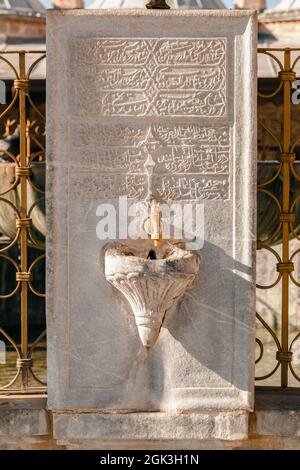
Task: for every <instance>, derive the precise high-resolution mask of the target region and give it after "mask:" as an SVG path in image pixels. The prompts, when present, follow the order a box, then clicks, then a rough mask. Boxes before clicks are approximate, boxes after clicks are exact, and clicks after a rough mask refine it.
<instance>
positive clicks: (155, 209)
mask: <svg viewBox="0 0 300 470" xmlns="http://www.w3.org/2000/svg"><path fill="white" fill-rule="evenodd" d="M161 219H162V217H161V209H160V207H159V203H158V202H157V200H156V199H152V201H151V203H150V210H149V218H148V234H149V235H150V238H151V240H154V246H159V245H160V241H161V239H162V226H161V222H162V220H161Z"/></svg>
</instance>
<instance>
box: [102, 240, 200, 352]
mask: <svg viewBox="0 0 300 470" xmlns="http://www.w3.org/2000/svg"><path fill="white" fill-rule="evenodd" d="M161 256H163V258H162V259H145V258H142V257H140V256H135V255H134V253H132V251H130V250H129V249H127V248H126V247H125V246H124V245H114V246H113V247H110V248H108V250H107V251H106V254H105V275H106V279H107V280H108V281H109V282H110V283H111V284H112V285H113V286H114V287H116V288H117V289H118V290H119V291H120V292H121V293H122V294H123V295H124V297H126V299H127V300H128V302H129V304H130V306H131V309H132V312H133V314H134V317H135V322H136V325H137V329H138V333H139V336H140V339H141V341H142V343H143V345H144V346H145V347H147V348H150V347H151V346H153V345H154V343H155V342H156V340H157V338H158V335H159V332H160V329H161V326H162V323H163V320H164V316H165V314H166V312H167V311H168V310H170V309H171V307H173V306H174V305H176V304H177V303H178V301H179V300H180V299H181V298H182V297H183V296H184V294H185V292H186V291H187V290H188V289H189V288H190V287H191V286H192V284H193V281H194V279H195V277H196V274H197V272H198V270H199V264H200V260H199V256H198V255H197V254H196V253H191V252H188V251H185V250H182V249H180V248H177V247H175V246H172V245H170V244H167V245H166V248H165V250H164V251H162V254H161Z"/></svg>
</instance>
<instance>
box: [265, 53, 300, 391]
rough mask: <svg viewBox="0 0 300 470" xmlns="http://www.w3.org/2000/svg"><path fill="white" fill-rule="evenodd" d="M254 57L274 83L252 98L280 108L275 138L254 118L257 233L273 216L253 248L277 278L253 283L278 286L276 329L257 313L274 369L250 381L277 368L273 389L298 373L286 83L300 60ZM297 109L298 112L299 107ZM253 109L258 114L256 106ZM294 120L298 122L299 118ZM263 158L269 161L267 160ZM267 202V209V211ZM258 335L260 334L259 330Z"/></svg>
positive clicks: (292, 147) (295, 178) (292, 144)
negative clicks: (265, 64)
mask: <svg viewBox="0 0 300 470" xmlns="http://www.w3.org/2000/svg"><path fill="white" fill-rule="evenodd" d="M258 53H259V54H263V55H265V56H267V57H269V58H271V60H272V61H274V63H275V64H276V65H277V67H278V84H277V85H276V86H275V90H274V91H271V92H268V93H262V92H260V91H259V92H258V99H259V103H260V104H261V109H263V104H262V103H263V100H267V101H269V102H270V101H272V100H273V102H274V103H275V108H277V109H281V117H279V119H280V124H281V125H280V126H279V134H278V133H277V134H276V130H274V129H273V128H271V126H270V125H269V126H268V120H267V119H260V117H259V119H258V125H259V126H260V127H261V128H262V129H263V132H264V134H265V135H267V138H268V139H269V150H270V154H269V155H268V149H267V150H266V149H262V146H260V144H261V142H259V146H258V147H259V148H258V150H259V152H258V156H259V159H260V158H261V159H262V160H263V161H261V162H259V170H261V171H259V172H258V177H259V181H258V197H259V199H258V210H259V211H260V209H261V205H262V204H264V206H265V211H261V213H260V220H258V222H259V224H258V232H259V231H260V224H261V225H263V223H264V220H263V219H264V217H265V218H266V219H267V218H268V217H269V216H270V213H272V214H273V213H274V216H273V219H272V223H270V222H269V223H268V226H266V227H265V233H264V236H263V237H262V239H260V240H258V242H257V249H258V250H267V251H268V252H269V253H271V254H272V255H273V256H274V271H275V269H276V271H277V273H278V274H277V278H276V279H275V281H274V282H272V283H271V284H269V285H262V284H258V285H257V287H258V288H259V289H274V288H275V286H277V285H278V284H280V283H281V318H280V320H279V326H278V328H277V331H275V330H274V329H273V328H271V326H270V325H269V324H268V322H267V321H266V320H265V319H264V318H263V315H260V314H259V313H257V319H258V322H260V324H261V325H262V326H263V328H264V329H265V330H266V331H268V332H269V334H270V335H271V338H272V340H273V341H274V345H275V353H276V358H275V359H276V360H275V366H274V367H272V368H271V370H270V371H266V370H265V371H264V373H263V374H262V375H259V376H257V377H256V380H259V381H261V380H266V379H269V378H270V377H272V376H274V375H275V373H276V372H277V370H278V369H280V378H279V383H278V384H276V385H279V386H280V387H282V388H286V387H288V385H289V380H290V374H291V375H292V378H293V382H294V385H295V384H297V382H299V381H300V375H299V373H297V372H296V369H295V367H294V365H293V349H294V347H295V345H296V342H297V341H298V339H299V338H300V332H299V331H295V332H291V331H290V322H289V320H290V317H289V309H290V300H289V294H290V287H291V283H294V284H295V285H296V286H297V287H300V281H299V280H297V279H296V278H295V276H294V274H293V272H294V259H295V257H296V256H297V255H298V254H299V253H300V248H297V249H296V250H295V251H294V252H293V253H290V240H291V239H297V240H300V237H299V230H298V226H299V216H300V212H299V210H298V209H299V208H298V207H297V205H298V203H299V202H300V192H299V187H298V182H299V181H300V171H298V168H299V167H298V165H297V160H296V156H298V160H299V152H298V145H299V143H300V135H294V132H293V130H294V129H293V127H292V123H293V114H294V113H295V110H293V109H292V91H293V89H292V83H293V82H295V80H296V66H297V65H298V64H299V61H300V48H299V49H259V50H258ZM298 106H299V108H298V111H299V112H300V104H299V105H298ZM258 109H259V110H260V106H259V107H258ZM262 114H263V113H262ZM298 120H300V114H299V115H298ZM277 130H278V129H277ZM263 140H265V139H263ZM270 142H272V143H270ZM296 151H297V152H296ZM296 153H297V155H296ZM268 158H269V159H270V158H271V159H272V160H268ZM274 159H275V161H274ZM264 167H265V168H264ZM267 167H269V170H268V171H266V168H267ZM270 171H271V173H272V174H271V176H270ZM265 175H267V177H266V179H264V176H265ZM262 195H263V196H264V197H265V198H269V201H266V199H265V200H264V201H263V198H262ZM272 204H273V207H271V206H272ZM274 207H275V209H274ZM273 221H274V224H273ZM271 225H272V227H271ZM273 225H274V227H273ZM261 232H262V230H261ZM278 247H280V248H281V250H280V249H278ZM280 330H281V331H280ZM258 331H259V332H261V330H258ZM291 334H292V336H291ZM256 342H257V344H258V347H259V356H258V358H257V360H256V362H257V364H259V363H260V362H261V361H263V359H264V344H263V341H261V340H260V339H259V338H257V339H256Z"/></svg>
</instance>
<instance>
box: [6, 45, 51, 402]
mask: <svg viewBox="0 0 300 470" xmlns="http://www.w3.org/2000/svg"><path fill="white" fill-rule="evenodd" d="M8 57H9V58H8ZM44 58H45V53H44V52H43V51H32V52H23V51H16V52H9V56H7V55H6V53H5V52H3V53H2V52H1V53H0V65H1V66H2V68H3V67H4V68H5V67H6V70H5V76H12V77H13V82H12V93H11V96H10V99H9V104H8V105H5V107H4V109H3V110H1V113H0V121H1V126H2V131H3V132H2V141H1V144H0V156H1V164H0V168H1V186H0V201H1V204H0V206H1V208H0V209H1V211H0V231H1V232H2V244H1V249H0V257H1V258H2V261H5V262H6V263H8V264H10V266H11V267H12V268H13V269H14V271H15V285H14V287H13V288H12V290H11V292H5V293H3V291H2V289H5V288H7V286H6V284H7V283H6V282H5V279H4V278H5V276H4V275H2V281H3V282H2V285H1V295H0V299H2V300H3V301H4V302H5V301H9V299H11V298H12V297H16V296H17V302H18V303H19V310H18V311H17V317H16V325H15V327H12V326H11V325H10V326H8V327H6V328H4V325H3V323H2V321H1V319H0V336H2V337H1V338H0V339H1V340H2V344H3V343H4V342H5V347H4V348H2V349H3V350H4V349H6V350H7V352H6V354H7V357H8V358H9V361H8V367H6V370H9V371H10V373H11V376H9V374H8V375H7V372H6V374H4V373H3V370H2V371H1V369H0V374H1V372H2V377H1V375H0V380H1V381H0V391H1V392H2V393H20V392H21V393H34V392H39V393H41V392H44V391H45V390H46V384H45V382H44V380H42V379H41V378H40V377H38V376H37V373H36V371H35V369H34V364H33V354H34V353H35V351H36V350H37V348H38V346H39V345H40V344H41V343H42V342H43V341H44V338H45V335H46V331H43V332H40V334H38V335H37V337H35V338H33V339H32V340H31V341H29V338H30V337H31V331H30V330H29V328H30V324H29V300H30V299H29V295H34V296H37V297H44V296H45V294H44V293H43V292H40V291H39V290H38V289H37V288H36V287H35V286H34V279H33V276H34V271H35V269H36V267H37V265H38V264H39V263H40V261H41V260H42V259H44V257H45V254H44V243H43V237H44V233H43V232H44V229H43V227H44V225H45V224H44V210H43V201H42V199H43V197H44V196H43V193H44V188H43V187H40V186H39V182H40V181H41V174H42V173H43V169H42V168H43V160H44V156H45V143H44V138H45V131H44V127H45V118H44V114H43V112H42V110H41V108H39V107H38V106H37V105H36V104H35V102H34V100H33V98H32V96H31V92H30V80H31V76H32V73H33V72H34V70H35V69H36V67H37V66H38V64H40V63H41V61H42V60H43V59H44ZM0 78H1V77H0ZM6 82H7V83H6V86H7V87H9V83H10V81H9V80H7V81H6ZM9 94H10V93H8V95H9ZM43 106H44V104H43ZM43 106H42V107H43ZM2 107H3V106H1V108H2ZM13 144H14V145H13ZM14 147H16V148H15V149H14ZM9 287H10V286H8V288H9ZM35 314H36V311H34V312H33V315H35ZM14 315H15V313H14V312H13V311H12V310H11V311H10V316H11V317H13V316H14ZM9 323H10V322H9V321H8V324H9ZM18 329H19V331H18ZM10 330H11V331H10ZM13 335H14V337H13ZM13 356H14V359H15V361H14V365H12V364H11V363H12V357H13ZM3 362H4V361H3ZM44 365H45V364H44ZM9 366H10V367H9ZM0 367H2V368H3V367H5V365H2V366H0Z"/></svg>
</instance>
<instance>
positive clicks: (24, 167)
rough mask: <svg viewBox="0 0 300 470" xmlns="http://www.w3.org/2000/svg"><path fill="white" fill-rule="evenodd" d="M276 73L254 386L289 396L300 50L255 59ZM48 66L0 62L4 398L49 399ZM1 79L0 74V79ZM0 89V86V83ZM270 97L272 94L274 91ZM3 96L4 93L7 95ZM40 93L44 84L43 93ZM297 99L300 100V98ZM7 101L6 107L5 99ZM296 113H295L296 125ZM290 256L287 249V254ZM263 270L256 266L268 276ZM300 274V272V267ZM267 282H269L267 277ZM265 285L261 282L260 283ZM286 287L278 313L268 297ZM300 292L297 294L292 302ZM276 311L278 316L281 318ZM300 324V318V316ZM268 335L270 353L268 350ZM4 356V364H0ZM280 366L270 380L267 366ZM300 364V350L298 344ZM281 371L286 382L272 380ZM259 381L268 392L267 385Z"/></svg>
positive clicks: (33, 56) (262, 135)
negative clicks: (44, 79)
mask: <svg viewBox="0 0 300 470" xmlns="http://www.w3.org/2000/svg"><path fill="white" fill-rule="evenodd" d="M258 52H259V54H262V55H264V56H266V57H268V58H270V60H273V61H274V63H275V64H276V65H277V66H278V71H279V74H278V83H276V84H274V80H273V81H272V80H271V81H270V80H266V81H265V82H264V84H263V87H264V91H259V93H258V100H259V101H258V109H259V119H258V129H259V133H258V135H259V138H258V179H259V181H258V242H257V249H258V256H259V254H261V253H267V254H269V255H270V256H272V257H273V262H272V261H270V260H268V263H267V265H268V267H269V270H270V271H272V272H273V273H276V279H275V280H274V281H272V282H268V281H267V283H264V282H262V283H261V282H259V284H258V291H259V292H263V293H264V294H265V297H264V298H263V299H261V300H260V305H267V306H268V308H269V310H271V311H272V310H273V312H274V316H273V317H272V320H270V317H269V316H268V312H267V313H266V312H265V311H264V312H261V311H258V313H257V321H258V324H259V327H258V329H257V332H258V337H257V339H256V342H257V346H258V357H257V360H256V362H257V368H258V370H257V377H256V380H257V381H259V382H258V383H266V384H267V385H279V386H281V387H288V386H289V385H290V378H292V381H293V382H292V385H297V384H298V382H299V381H300V375H299V374H300V371H297V367H298V365H297V360H295V355H294V356H293V351H294V350H295V348H296V347H297V344H298V343H300V332H299V327H298V325H299V324H297V322H293V323H291V317H290V299H289V294H290V289H291V286H292V285H293V286H295V288H297V289H298V288H299V287H300V279H299V278H298V277H297V276H296V274H295V271H294V267H295V260H296V258H297V256H298V254H300V248H298V247H297V246H296V245H295V246H294V245H293V243H294V244H295V243H297V242H298V241H299V240H300V235H299V230H298V227H300V188H299V182H300V165H299V166H298V161H299V163H300V104H299V106H298V108H296V105H295V106H294V105H293V104H292V100H291V98H292V93H293V88H292V83H293V82H294V81H295V80H296V73H295V68H296V66H297V65H300V64H299V62H300V49H293V50H292V49H285V50H284V49H259V51H258ZM44 59H45V53H44V52H43V51H32V52H30V51H29V52H22V51H16V52H9V54H8V53H5V52H0V66H2V68H3V67H6V72H7V73H6V74H5V76H7V77H8V78H7V79H6V80H5V89H6V102H7V104H5V105H4V104H2V105H1V103H0V126H1V127H0V135H1V137H0V261H1V262H0V268H1V269H0V279H1V282H0V301H1V302H0V393H2V394H8V393H14V394H15V393H24V394H25V393H45V392H46V383H45V382H46V344H45V336H46V329H45V328H46V326H45V325H46V323H45V317H44V315H45V312H44V303H43V300H44V297H45V294H44V292H43V288H42V286H41V284H42V283H43V280H44V277H45V272H44V268H43V266H42V263H43V260H44V258H45V254H44V248H45V247H44V237H45V210H44V179H45V117H44V113H45V111H44V108H45V99H44V96H43V92H42V93H41V90H39V92H38V93H35V84H36V80H32V75H33V73H34V71H35V69H36V67H38V66H39V64H41V62H42V61H43V60H44ZM2 72H3V70H2V69H1V67H0V79H1V78H2V76H1V75H2ZM0 84H1V82H0ZM266 85H267V88H266ZM274 85H275V88H274V90H271V91H270V90H269V89H268V86H274ZM2 89H4V87H1V86H0V94H1V90H2ZM41 89H42V90H44V84H43V86H42V87H41ZM299 96H300V95H299ZM0 101H1V99H0ZM297 113H299V115H298V117H297ZM292 246H293V248H292V249H291V247H292ZM264 262H265V261H264V260H263V261H262V262H261V263H259V269H260V267H263V266H264ZM299 273H300V263H299ZM263 274H264V273H263ZM263 277H264V276H263ZM279 286H280V293H279V294H278V304H280V309H279V307H278V308H277V307H274V306H273V307H272V302H273V298H271V300H270V301H269V300H268V301H266V293H267V292H273V291H274V289H278V288H279ZM298 295H299V304H300V290H299V291H297V295H296V297H297V298H298ZM279 310H280V311H279ZM298 316H299V315H298ZM266 335H269V337H270V340H271V342H272V343H273V345H274V347H273V348H271V347H269V346H268V345H269V344H270V342H268V340H267V339H266ZM5 355H6V357H4V356H5ZM268 355H269V356H270V357H271V360H272V361H273V362H274V365H272V366H271V367H270V370H268V367H269V362H270V361H268V360H266V357H267V356H268ZM299 364H300V344H299ZM279 371H280V376H279V377H278V378H277V383H276V381H274V382H270V380H273V379H274V378H275V376H276V374H278V373H279ZM261 381H263V382H261Z"/></svg>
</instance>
